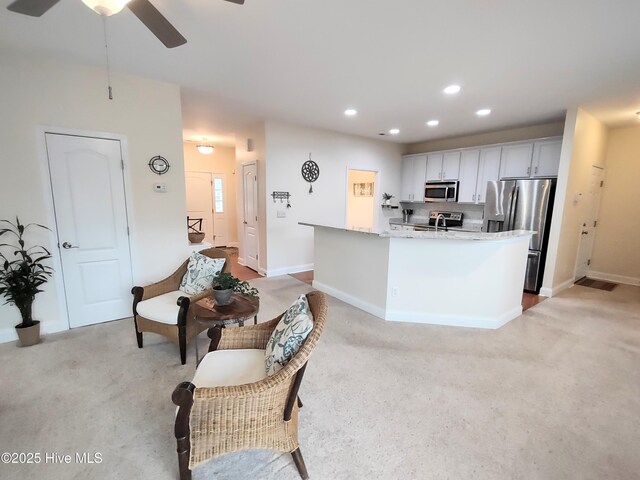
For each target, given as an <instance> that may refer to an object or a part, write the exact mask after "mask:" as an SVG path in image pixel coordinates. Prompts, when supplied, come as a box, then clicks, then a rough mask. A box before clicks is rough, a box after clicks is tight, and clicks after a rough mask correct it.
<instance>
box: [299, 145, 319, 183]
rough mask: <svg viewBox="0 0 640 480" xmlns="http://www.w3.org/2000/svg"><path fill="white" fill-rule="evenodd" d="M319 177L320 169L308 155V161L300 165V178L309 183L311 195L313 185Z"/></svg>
mask: <svg viewBox="0 0 640 480" xmlns="http://www.w3.org/2000/svg"><path fill="white" fill-rule="evenodd" d="M319 176H320V167H318V164H317V163H316V162H314V161H313V160H311V154H309V160H307V161H306V162H304V163H303V164H302V178H304V179H305V181H307V182H309V193H313V185H312V183H313V182H315V181H316V180H317V179H318V177H319Z"/></svg>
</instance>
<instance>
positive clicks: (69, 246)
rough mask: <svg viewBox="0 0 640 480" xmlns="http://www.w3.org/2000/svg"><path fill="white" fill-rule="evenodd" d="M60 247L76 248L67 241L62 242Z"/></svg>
mask: <svg viewBox="0 0 640 480" xmlns="http://www.w3.org/2000/svg"><path fill="white" fill-rule="evenodd" d="M62 248H66V249H69V248H78V247H74V246H73V245H71V244H70V243H69V242H64V243H63V244H62Z"/></svg>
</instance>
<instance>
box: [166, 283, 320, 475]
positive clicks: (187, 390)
mask: <svg viewBox="0 0 640 480" xmlns="http://www.w3.org/2000/svg"><path fill="white" fill-rule="evenodd" d="M307 300H308V301H309V307H310V310H311V313H312V314H313V323H314V326H313V330H312V331H311V333H310V334H309V336H308V337H307V339H306V340H305V342H304V343H303V344H302V346H301V348H300V350H299V351H298V353H296V354H295V355H294V357H293V358H292V359H291V360H290V361H289V363H288V364H287V365H285V367H284V368H282V370H280V371H279V372H277V373H276V374H274V375H272V376H266V374H265V373H264V349H265V347H266V345H267V342H268V340H269V337H270V336H271V332H272V331H273V329H274V328H275V327H276V325H277V324H278V322H279V320H280V318H281V317H282V315H280V316H278V317H277V318H275V319H273V320H271V321H269V322H266V323H260V324H258V325H255V326H248V327H243V328H233V329H221V328H212V329H210V330H209V333H208V335H209V338H211V345H210V347H209V352H210V353H208V354H207V355H206V356H205V358H204V359H203V361H202V363H201V364H200V366H199V367H198V370H197V371H196V375H195V377H194V380H193V383H189V382H182V383H181V384H179V385H178V386H177V387H176V389H175V390H174V392H173V395H172V399H173V403H175V404H176V405H178V411H177V415H176V422H175V436H176V440H177V443H178V465H179V469H180V479H181V480H190V479H191V470H192V469H193V468H195V467H196V466H197V465H199V464H201V463H204V462H206V461H208V460H211V459H213V458H216V457H218V456H220V455H223V454H225V453H229V452H235V451H239V450H245V449H251V448H260V449H270V450H276V451H281V452H290V453H291V455H292V456H293V460H294V462H295V464H296V467H297V468H298V472H299V473H300V476H301V477H302V478H303V479H306V478H308V474H307V469H306V466H305V464H304V460H303V458H302V454H301V453H300V448H299V446H298V409H299V408H300V407H301V406H302V404H301V403H300V400H299V398H298V389H299V387H300V383H301V381H302V376H303V375H304V370H305V367H306V365H307V360H308V359H309V355H310V354H311V352H312V351H313V349H314V347H315V346H316V344H317V343H318V340H319V338H320V335H321V334H322V330H323V329H324V324H325V321H326V316H327V303H326V297H325V295H324V294H323V293H320V292H311V293H308V294H307ZM242 349H246V350H242ZM211 352H213V353H211ZM243 352H248V353H252V354H253V355H254V360H253V362H254V363H255V362H260V363H261V368H262V371H261V377H262V379H261V380H257V381H253V382H251V383H246V382H242V380H241V381H240V383H241V384H235V383H231V382H230V381H229V382H215V381H211V379H209V381H208V382H207V381H203V377H206V372H205V375H201V370H202V369H203V368H210V369H211V370H212V371H213V372H220V371H224V370H225V368H224V365H221V363H222V364H224V360H223V361H222V362H221V361H220V360H221V358H222V357H224V355H236V357H235V358H236V359H237V358H238V357H237V355H238V354H242V353H243ZM260 352H262V357H260ZM207 357H210V358H211V359H213V360H214V361H217V364H215V365H214V363H213V362H207V361H206V360H207ZM242 363H243V362H238V361H236V360H233V361H228V360H227V365H229V367H227V368H226V370H227V372H228V371H229V370H233V369H234V366H236V365H240V364H242ZM255 367H256V366H255V365H254V368H255ZM236 368H238V367H236ZM220 375H222V376H225V375H224V374H218V376H220ZM254 375H255V373H254ZM214 376H215V373H214ZM226 376H227V377H228V375H226ZM239 377H240V378H244V379H245V380H246V379H247V378H248V377H247V374H246V372H244V373H240V374H239ZM249 377H250V375H249ZM227 380H228V379H227ZM212 383H214V384H215V385H218V386H215V385H212ZM203 384H204V385H203ZM221 384H222V385H224V386H220V385H221Z"/></svg>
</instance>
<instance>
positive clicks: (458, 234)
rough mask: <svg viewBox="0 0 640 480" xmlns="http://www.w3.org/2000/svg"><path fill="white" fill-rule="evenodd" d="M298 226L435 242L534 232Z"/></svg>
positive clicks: (499, 237) (515, 236)
mask: <svg viewBox="0 0 640 480" xmlns="http://www.w3.org/2000/svg"><path fill="white" fill-rule="evenodd" d="M298 225H304V226H307V227H320V228H329V229H333V230H342V231H344V232H354V233H362V234H365V235H374V236H377V237H388V238H419V239H435V240H485V241H486V240H494V241H495V240H511V239H515V238H521V237H527V238H529V237H531V235H533V234H534V233H535V232H533V231H529V230H512V231H508V232H490V233H488V232H462V231H452V230H449V231H446V232H445V231H439V232H422V231H410V230H378V229H371V230H366V229H357V228H347V227H336V226H333V225H321V224H317V223H308V222H298Z"/></svg>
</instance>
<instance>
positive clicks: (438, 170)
mask: <svg viewBox="0 0 640 480" xmlns="http://www.w3.org/2000/svg"><path fill="white" fill-rule="evenodd" d="M443 157H444V155H443V154H442V153H433V154H431V155H429V156H427V174H426V176H425V180H426V181H427V182H439V181H440V180H442V158H443Z"/></svg>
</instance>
